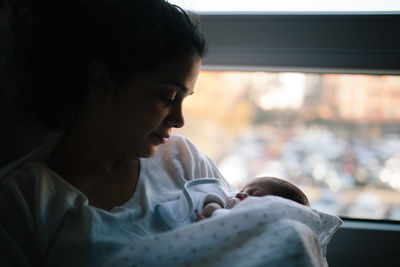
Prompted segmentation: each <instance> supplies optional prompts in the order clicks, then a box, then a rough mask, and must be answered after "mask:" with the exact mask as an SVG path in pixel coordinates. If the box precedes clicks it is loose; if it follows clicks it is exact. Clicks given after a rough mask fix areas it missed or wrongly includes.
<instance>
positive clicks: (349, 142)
mask: <svg viewBox="0 0 400 267" xmlns="http://www.w3.org/2000/svg"><path fill="white" fill-rule="evenodd" d="M183 112H184V115H185V122H186V124H185V127H183V128H182V129H178V130H175V132H174V133H175V134H180V135H184V136H187V137H188V138H189V139H191V140H192V141H193V142H194V143H195V144H196V145H197V146H198V147H199V148H200V149H201V150H202V151H203V152H204V153H206V154H207V155H208V156H209V157H210V158H211V159H212V160H214V161H215V162H216V164H217V165H218V167H219V169H220V171H221V172H222V174H223V175H224V176H225V178H226V179H227V180H228V181H230V182H231V183H232V184H234V185H235V186H237V187H240V186H241V185H243V183H246V182H247V181H248V179H251V178H254V177H257V176H276V177H281V178H284V179H287V180H289V181H291V182H293V183H295V184H296V185H298V186H299V187H300V188H301V189H302V190H304V192H305V193H306V194H307V195H308V197H309V199H310V201H311V206H312V207H314V208H317V209H319V210H322V211H326V212H330V213H334V214H337V215H340V216H342V217H350V218H364V219H389V220H400V76H392V75H391V76H385V75H355V74H311V73H290V72H287V73H286V72H285V73H269V72H241V71H202V72H201V74H200V76H199V79H198V82H197V85H196V88H195V93H194V94H193V95H192V96H190V97H188V98H187V99H186V100H185V102H184V108H183Z"/></svg>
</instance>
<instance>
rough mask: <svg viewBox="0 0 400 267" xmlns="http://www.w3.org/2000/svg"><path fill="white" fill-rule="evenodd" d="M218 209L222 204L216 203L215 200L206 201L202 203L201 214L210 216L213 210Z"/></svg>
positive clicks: (206, 216)
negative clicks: (204, 203)
mask: <svg viewBox="0 0 400 267" xmlns="http://www.w3.org/2000/svg"><path fill="white" fill-rule="evenodd" d="M218 209H222V206H221V205H220V204H218V203H215V202H210V203H207V204H206V205H204V207H203V214H202V215H203V216H204V217H205V218H208V217H211V215H212V214H213V212H214V211H216V210H218Z"/></svg>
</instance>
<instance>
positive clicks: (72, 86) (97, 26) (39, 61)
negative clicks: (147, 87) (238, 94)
mask: <svg viewBox="0 0 400 267" xmlns="http://www.w3.org/2000/svg"><path fill="white" fill-rule="evenodd" d="M10 2H11V3H12V5H13V8H12V10H13V16H12V17H13V21H12V24H11V25H12V31H13V34H14V36H15V38H16V40H17V41H16V46H15V49H14V53H13V55H12V57H11V58H10V59H9V61H8V63H7V77H9V78H12V79H13V82H14V85H15V87H16V89H17V90H18V94H17V105H18V106H19V107H20V110H21V111H22V113H21V114H23V117H24V118H26V119H29V120H36V121H38V122H40V123H41V124H42V126H43V127H44V128H45V129H47V130H51V131H64V130H66V129H68V128H69V127H70V125H71V123H73V121H74V119H75V118H76V116H77V114H79V111H80V110H81V108H82V107H83V106H84V104H85V102H86V98H87V94H88V88H87V66H88V64H89V63H90V62H91V61H93V60H101V61H103V62H104V63H105V64H106V65H107V66H108V67H109V68H110V72H111V76H112V78H113V79H114V80H115V81H116V82H119V83H123V82H125V81H127V80H128V77H129V76H130V75H132V74H133V73H135V72H138V71H146V70H151V69H154V68H155V67H157V66H158V65H159V64H160V63H162V62H166V61H168V60H171V59H173V58H176V57H179V56H181V55H184V54H185V53H188V52H189V53H194V54H197V55H198V56H200V57H203V56H204V54H205V50H206V48H205V39H204V36H203V35H202V34H201V32H200V31H199V29H198V22H197V19H196V16H194V15H193V14H190V13H187V12H185V11H184V10H182V9H181V8H179V7H178V6H175V5H172V4H170V3H168V2H166V1H164V0H126V1H123V0H120V1H109V0H81V1H78V0H69V1H54V0H53V1H52V0H36V1H35V0H30V1H29V0H14V1H10Z"/></svg>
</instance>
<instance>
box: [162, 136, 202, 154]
mask: <svg viewBox="0 0 400 267" xmlns="http://www.w3.org/2000/svg"><path fill="white" fill-rule="evenodd" d="M157 154H161V155H162V154H168V155H170V156H173V157H175V158H176V157H182V158H188V157H189V158H195V159H199V158H204V157H206V156H205V154H204V153H203V152H201V151H200V149H199V148H198V147H197V146H196V145H195V144H193V143H192V142H191V141H190V140H189V139H188V138H186V137H184V136H181V135H171V137H170V138H169V139H168V141H167V142H166V143H165V144H163V145H160V146H159V148H158V150H157Z"/></svg>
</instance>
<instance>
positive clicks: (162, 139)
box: [150, 133, 169, 145]
mask: <svg viewBox="0 0 400 267" xmlns="http://www.w3.org/2000/svg"><path fill="white" fill-rule="evenodd" d="M150 137H151V138H152V139H153V140H154V141H155V143H156V144H158V145H160V144H165V143H166V142H167V140H168V138H169V135H168V134H158V133H151V134H150Z"/></svg>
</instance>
